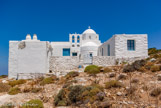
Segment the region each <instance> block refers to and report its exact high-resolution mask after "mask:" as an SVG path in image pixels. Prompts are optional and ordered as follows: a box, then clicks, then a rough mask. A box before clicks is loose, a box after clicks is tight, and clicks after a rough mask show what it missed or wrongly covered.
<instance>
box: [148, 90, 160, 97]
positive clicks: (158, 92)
mask: <svg viewBox="0 0 161 108" xmlns="http://www.w3.org/2000/svg"><path fill="white" fill-rule="evenodd" d="M160 94H161V88H155V89H153V90H152V91H151V93H150V95H151V96H153V97H157V96H159V95H160Z"/></svg>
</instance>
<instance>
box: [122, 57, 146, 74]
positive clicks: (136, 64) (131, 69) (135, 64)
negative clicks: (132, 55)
mask: <svg viewBox="0 0 161 108" xmlns="http://www.w3.org/2000/svg"><path fill="white" fill-rule="evenodd" d="M145 64H146V61H145V60H137V61H135V62H133V63H132V64H131V65H126V66H125V67H124V68H123V72H126V73H127V72H134V71H139V70H140V68H142V67H143V66H145Z"/></svg>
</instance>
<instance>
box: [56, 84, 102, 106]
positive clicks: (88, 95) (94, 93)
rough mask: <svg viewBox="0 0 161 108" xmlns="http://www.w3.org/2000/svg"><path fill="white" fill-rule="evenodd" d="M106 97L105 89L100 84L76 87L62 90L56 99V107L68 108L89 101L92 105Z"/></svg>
mask: <svg viewBox="0 0 161 108" xmlns="http://www.w3.org/2000/svg"><path fill="white" fill-rule="evenodd" d="M104 96H105V94H104V92H103V87H102V86H100V85H98V84H92V85H90V86H82V85H75V86H70V87H68V88H63V89H62V90H60V91H59V93H58V94H57V96H56V97H55V99H54V104H55V105H56V106H67V105H71V104H75V103H77V102H80V103H83V102H85V101H87V100H88V101H89V102H91V103H92V102H94V101H95V100H100V101H101V100H103V99H104Z"/></svg>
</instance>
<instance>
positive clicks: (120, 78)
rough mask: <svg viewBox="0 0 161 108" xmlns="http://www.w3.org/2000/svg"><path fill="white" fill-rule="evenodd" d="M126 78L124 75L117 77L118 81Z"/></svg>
mask: <svg viewBox="0 0 161 108" xmlns="http://www.w3.org/2000/svg"><path fill="white" fill-rule="evenodd" d="M126 78H127V75H125V74H120V75H119V76H118V78H117V79H118V80H122V79H126Z"/></svg>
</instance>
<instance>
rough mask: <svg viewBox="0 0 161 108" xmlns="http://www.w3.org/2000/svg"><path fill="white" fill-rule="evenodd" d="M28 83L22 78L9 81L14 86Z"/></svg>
mask: <svg viewBox="0 0 161 108" xmlns="http://www.w3.org/2000/svg"><path fill="white" fill-rule="evenodd" d="M24 83H26V80H23V79H20V80H14V81H9V83H8V84H9V85H10V86H12V87H14V86H16V85H20V84H24Z"/></svg>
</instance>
